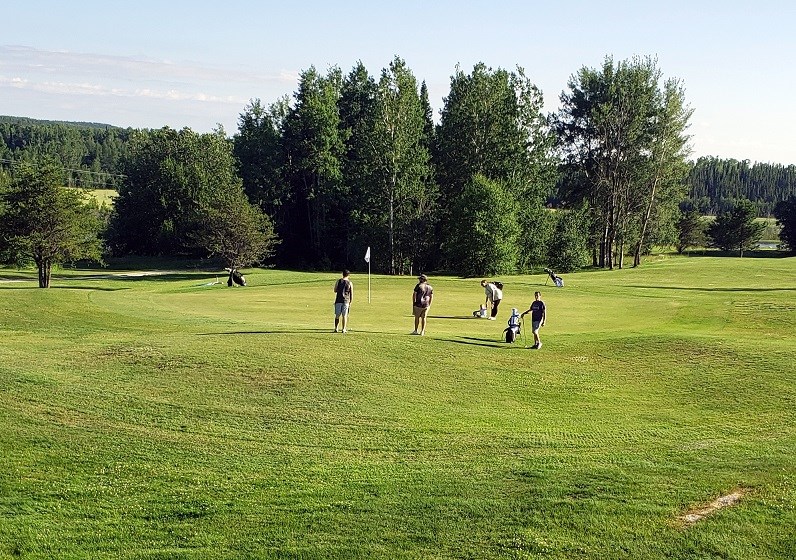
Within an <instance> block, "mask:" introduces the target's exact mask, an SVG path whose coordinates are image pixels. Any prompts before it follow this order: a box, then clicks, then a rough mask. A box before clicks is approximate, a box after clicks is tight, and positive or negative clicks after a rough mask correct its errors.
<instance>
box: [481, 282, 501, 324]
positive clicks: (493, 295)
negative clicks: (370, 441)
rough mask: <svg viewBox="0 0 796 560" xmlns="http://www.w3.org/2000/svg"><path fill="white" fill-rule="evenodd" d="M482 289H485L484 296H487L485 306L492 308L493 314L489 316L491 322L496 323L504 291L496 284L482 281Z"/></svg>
mask: <svg viewBox="0 0 796 560" xmlns="http://www.w3.org/2000/svg"><path fill="white" fill-rule="evenodd" d="M481 287H482V288H484V294H486V301H484V305H491V306H492V313H491V314H490V315H489V320H490V321H494V320H495V317H497V313H498V305H500V302H501V300H502V299H503V290H501V289H500V288H499V287H497V286H496V285H495V283H494V282H489V281H488V280H481Z"/></svg>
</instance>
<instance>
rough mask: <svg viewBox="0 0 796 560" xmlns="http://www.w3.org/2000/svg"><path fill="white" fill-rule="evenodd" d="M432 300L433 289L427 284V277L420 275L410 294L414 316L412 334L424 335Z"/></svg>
mask: <svg viewBox="0 0 796 560" xmlns="http://www.w3.org/2000/svg"><path fill="white" fill-rule="evenodd" d="M432 299H434V288H432V287H431V284H429V283H428V277H427V276H426V275H425V274H421V275H420V276H418V277H417V285H416V286H415V289H414V291H413V292H412V314H413V315H414V316H415V330H413V331H412V334H419V335H420V336H423V335H424V334H426V321H427V318H428V310H429V309H431V300H432Z"/></svg>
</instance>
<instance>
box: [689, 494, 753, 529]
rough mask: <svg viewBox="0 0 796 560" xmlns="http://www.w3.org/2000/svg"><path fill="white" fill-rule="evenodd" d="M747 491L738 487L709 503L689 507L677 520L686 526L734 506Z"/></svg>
mask: <svg viewBox="0 0 796 560" xmlns="http://www.w3.org/2000/svg"><path fill="white" fill-rule="evenodd" d="M745 493H746V491H745V490H744V489H743V488H736V489H735V490H733V491H732V492H730V493H729V494H724V495H723V496H719V497H718V498H716V499H715V500H713V501H712V502H710V503H709V504H707V505H701V506H696V507H693V508H691V509H689V510H688V511H687V512H686V513H684V514H683V515H681V516H679V517H678V518H677V520H678V521H679V522H680V523H682V524H683V525H685V526H690V525H693V524H694V523H697V522H699V521H701V520H702V519H704V518H705V517H707V516H708V515H711V514H712V513H714V512H716V511H718V510H720V509H722V508H726V507H730V506H734V505H735V504H737V503H738V502H739V501H741V498H743V496H744V494H745Z"/></svg>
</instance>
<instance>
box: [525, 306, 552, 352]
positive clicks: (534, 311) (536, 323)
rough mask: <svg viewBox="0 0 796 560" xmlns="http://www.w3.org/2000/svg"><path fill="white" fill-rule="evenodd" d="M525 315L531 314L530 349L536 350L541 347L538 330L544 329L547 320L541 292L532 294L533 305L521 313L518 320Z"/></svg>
mask: <svg viewBox="0 0 796 560" xmlns="http://www.w3.org/2000/svg"><path fill="white" fill-rule="evenodd" d="M526 313H530V314H531V332H532V333H533V346H531V348H533V349H535V350H538V349H539V348H541V347H542V341H541V340H540V339H539V329H540V328H541V327H544V324H545V321H546V320H547V308H546V307H545V304H544V302H543V301H542V292H536V293H534V294H533V303H532V304H531V306H530V307H529V308H528V310H527V311H523V312H522V315H520V319H522V318H523V317H525V314H526Z"/></svg>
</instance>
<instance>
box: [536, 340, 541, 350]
mask: <svg viewBox="0 0 796 560" xmlns="http://www.w3.org/2000/svg"><path fill="white" fill-rule="evenodd" d="M541 347H542V343H541V342H540V343H539V344H538V345H537V346H536V349H537V350H538V349H539V348H541Z"/></svg>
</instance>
